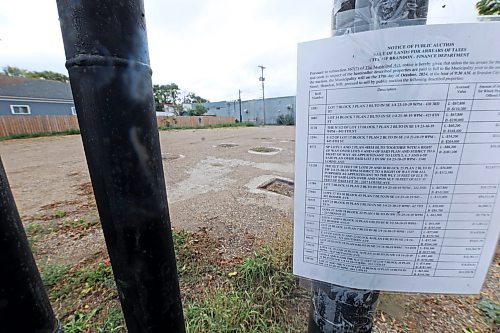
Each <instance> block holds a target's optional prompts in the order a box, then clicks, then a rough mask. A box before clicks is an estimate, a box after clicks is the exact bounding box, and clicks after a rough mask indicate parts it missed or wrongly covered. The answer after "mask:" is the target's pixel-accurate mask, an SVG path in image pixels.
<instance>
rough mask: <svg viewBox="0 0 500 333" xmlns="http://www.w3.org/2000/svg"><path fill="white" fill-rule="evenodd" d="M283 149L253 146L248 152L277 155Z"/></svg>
mask: <svg viewBox="0 0 500 333" xmlns="http://www.w3.org/2000/svg"><path fill="white" fill-rule="evenodd" d="M281 151H282V149H281V148H275V147H262V146H259V147H253V148H251V149H250V150H249V151H248V152H249V153H250V154H257V155H277V154H279V153H280V152H281Z"/></svg>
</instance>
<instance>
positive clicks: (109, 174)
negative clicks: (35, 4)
mask: <svg viewBox="0 0 500 333" xmlns="http://www.w3.org/2000/svg"><path fill="white" fill-rule="evenodd" d="M57 5H58V11H59V18H60V24H61V30H62V36H63V41H64V48H65V51H66V59H67V62H66V67H67V68H68V72H69V77H70V82H71V89H72V92H73V97H74V100H75V106H76V110H77V116H78V121H79V124H80V128H81V134H82V140H83V145H84V149H85V154H86V157H87V164H88V168H89V172H90V176H91V180H92V185H93V188H94V193H95V198H96V202H97V208H98V210H99V216H100V219H101V224H102V228H103V231H104V236H105V239H106V244H107V248H108V252H109V256H110V259H111V264H112V268H113V273H114V276H115V281H116V285H117V288H118V294H119V297H120V301H121V304H122V310H123V313H124V316H125V321H126V324H127V328H128V332H129V333H139V332H140V333H153V332H155V333H156V332H172V333H177V332H184V331H185V328H184V319H183V313H182V304H181V298H180V291H179V283H178V277H177V269H176V261H175V254H174V248H173V240H172V232H171V224H170V217H169V212H168V205H167V193H166V189H165V180H164V174H163V165H162V159H161V152H160V141H159V134H158V129H157V121H156V113H155V108H154V101H153V91H152V83H151V69H150V66H149V51H148V45H147V36H146V24H145V18H144V4H143V1H142V0H127V1H116V0H86V1H81V0H57Z"/></svg>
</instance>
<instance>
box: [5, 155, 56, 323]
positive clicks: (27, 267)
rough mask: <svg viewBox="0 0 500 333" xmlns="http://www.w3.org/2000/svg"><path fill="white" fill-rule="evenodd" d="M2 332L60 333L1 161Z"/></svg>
mask: <svg viewBox="0 0 500 333" xmlns="http://www.w3.org/2000/svg"><path fill="white" fill-rule="evenodd" d="M0 267H1V274H0V332H34V333H56V332H60V327H59V322H58V321H57V319H56V318H55V316H54V312H53V311H52V308H51V306H50V302H49V299H48V297H47V293H46V292H45V289H44V287H43V283H42V279H41V278H40V274H39V273H38V270H37V267H36V264H35V259H34V258H33V254H32V253H31V249H30V246H29V243H28V238H27V237H26V233H25V232H24V229H23V225H22V223H21V218H20V217H19V213H18V211H17V208H16V203H15V202H14V197H13V196H12V192H11V190H10V186H9V181H8V179H7V175H6V174H5V169H4V167H3V164H2V161H1V159H0Z"/></svg>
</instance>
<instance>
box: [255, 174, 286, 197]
mask: <svg viewBox="0 0 500 333" xmlns="http://www.w3.org/2000/svg"><path fill="white" fill-rule="evenodd" d="M293 187H294V183H293V182H291V181H289V180H286V179H280V178H274V179H272V180H270V181H268V182H265V183H264V184H262V185H260V186H259V188H260V189H263V190H266V191H269V192H273V193H278V194H281V195H284V196H287V197H290V198H291V197H293Z"/></svg>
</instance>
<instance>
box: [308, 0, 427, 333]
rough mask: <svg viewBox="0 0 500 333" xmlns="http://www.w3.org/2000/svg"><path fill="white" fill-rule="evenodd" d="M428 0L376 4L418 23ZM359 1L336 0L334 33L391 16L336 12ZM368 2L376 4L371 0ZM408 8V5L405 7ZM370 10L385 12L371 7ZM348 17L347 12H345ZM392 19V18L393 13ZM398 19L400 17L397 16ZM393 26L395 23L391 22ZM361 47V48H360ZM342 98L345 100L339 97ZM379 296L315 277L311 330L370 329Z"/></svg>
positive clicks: (352, 332)
mask: <svg viewBox="0 0 500 333" xmlns="http://www.w3.org/2000/svg"><path fill="white" fill-rule="evenodd" d="M428 2H429V1H428V0H402V1H401V2H400V3H399V4H398V3H397V2H388V3H386V4H382V3H377V4H376V5H377V6H386V7H388V8H387V9H388V12H391V10H392V12H395V13H396V12H397V13H400V14H398V15H401V11H395V10H394V9H395V8H393V6H400V7H399V8H400V9H402V13H403V14H405V15H406V19H401V20H399V25H401V26H404V25H419V24H426V18H427V7H428ZM358 6H360V4H359V2H357V3H356V2H355V1H349V0H335V3H334V8H337V9H336V10H337V11H336V12H335V11H334V12H333V17H332V29H333V31H332V35H333V36H335V35H342V34H346V33H352V32H356V31H364V30H375V29H378V28H383V27H384V24H386V23H387V21H388V18H384V19H382V18H381V17H379V16H377V14H374V16H373V17H369V18H364V21H359V22H358V21H356V22H357V23H356V24H359V25H358V26H355V21H354V19H353V20H351V21H349V20H337V15H339V16H341V15H344V14H347V17H353V18H354V17H355V16H354V14H353V13H348V11H354V10H357V9H359V8H358ZM361 6H363V7H366V6H375V4H373V3H371V2H370V4H369V5H367V4H366V3H365V4H364V5H361ZM405 8H406V9H405ZM369 12H371V13H377V12H384V11H383V10H381V9H380V8H379V10H378V11H377V10H374V8H371V10H369ZM344 17H346V16H344ZM389 19H393V18H392V17H391V18H389ZM394 19H396V21H397V19H399V17H397V18H394ZM392 26H394V25H392ZM360 51H362V50H360ZM339 102H342V101H339ZM378 297H379V292H378V291H373V290H358V289H352V288H347V287H342V286H336V285H333V284H329V283H323V282H317V281H312V301H311V310H310V315H309V325H308V333H369V332H371V331H372V327H373V317H374V315H375V311H376V307H377V300H378Z"/></svg>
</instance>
